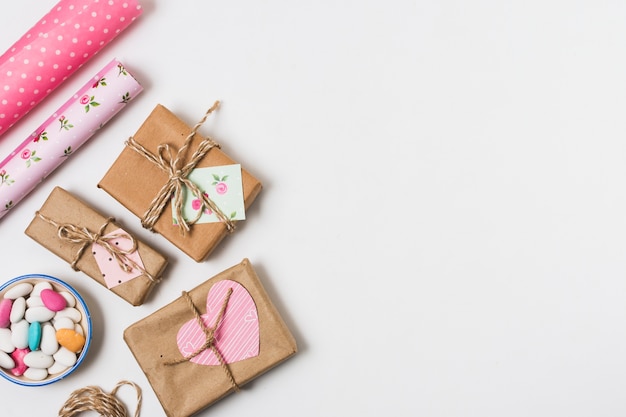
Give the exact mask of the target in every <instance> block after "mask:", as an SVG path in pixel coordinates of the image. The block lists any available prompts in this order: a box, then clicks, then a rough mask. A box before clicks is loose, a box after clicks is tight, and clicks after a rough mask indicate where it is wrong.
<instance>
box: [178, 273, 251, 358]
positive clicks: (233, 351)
mask: <svg viewBox="0 0 626 417" xmlns="http://www.w3.org/2000/svg"><path fill="white" fill-rule="evenodd" d="M229 289H232V294H231V295H230V298H229V299H228V304H227V305H226V310H225V311H224V315H223V317H222V319H221V320H220V321H219V323H217V328H216V330H215V333H214V337H215V342H214V343H215V347H216V348H217V350H218V352H219V353H220V354H221V355H222V357H223V359H224V362H225V363H233V362H238V361H242V360H244V359H248V358H253V357H255V356H258V355H259V317H258V314H257V308H256V305H255V304H254V300H253V299H252V297H251V296H250V294H249V293H248V291H247V290H246V289H245V288H244V287H243V286H242V285H241V284H239V283H237V282H235V281H231V280H223V281H218V282H217V283H215V284H214V285H213V286H212V287H211V289H210V290H209V294H208V295H207V300H206V314H203V315H202V320H203V322H204V324H205V326H207V327H213V326H215V320H216V318H217V317H218V315H219V313H220V310H221V307H222V304H223V302H224V299H225V298H226V295H227V291H228V290H229ZM205 340H206V336H205V334H204V332H203V331H202V329H201V328H200V324H199V323H198V322H197V321H196V319H195V318H194V319H191V320H189V321H188V322H187V323H185V324H183V326H182V327H181V328H180V330H179V331H178V335H177V336H176V342H177V344H178V349H179V351H180V353H181V354H182V355H183V357H186V358H187V357H190V356H191V355H192V354H193V353H194V352H195V351H196V350H197V349H199V348H201V347H202V345H203V343H204V342H205ZM190 362H192V363H196V364H198V365H221V364H220V361H219V359H218V358H217V357H216V356H215V353H213V351H212V350H211V349H206V350H204V351H202V352H201V353H200V354H198V355H197V356H195V357H193V358H191V359H190Z"/></svg>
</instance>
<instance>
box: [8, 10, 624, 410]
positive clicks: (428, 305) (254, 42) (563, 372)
mask: <svg viewBox="0 0 626 417" xmlns="http://www.w3.org/2000/svg"><path fill="white" fill-rule="evenodd" d="M54 4H56V1H55V0H39V1H36V2H35V1H31V2H24V1H8V0H2V2H1V7H2V10H1V13H0V50H1V51H4V50H6V49H7V48H8V47H9V46H10V45H11V44H12V43H13V42H14V41H16V40H17V39H18V38H19V37H20V36H21V35H22V34H23V33H25V32H26V30H27V29H28V28H30V27H31V26H32V25H33V24H34V23H35V22H36V21H37V20H38V19H39V18H40V17H41V16H43V15H44V14H45V13H46V12H47V11H48V10H49V9H50V8H52V6H53V5H54ZM142 4H143V5H144V8H145V12H144V14H143V15H142V16H141V18H140V19H139V20H138V21H137V22H135V23H134V24H133V25H131V27H129V28H128V29H127V30H126V31H125V32H123V33H122V35H121V36H120V37H118V38H117V39H116V40H115V41H114V42H112V43H111V44H109V45H108V46H107V47H106V48H105V49H103V50H102V51H101V52H100V54H99V55H97V56H96V57H95V58H94V59H93V60H91V61H89V62H88V63H87V64H86V65H85V66H84V67H83V68H82V69H81V70H79V71H78V72H77V73H75V74H74V76H73V77H71V78H70V79H69V80H68V81H67V82H66V83H64V84H63V85H62V86H61V87H60V88H59V89H57V90H56V91H55V92H54V93H53V94H52V95H50V96H49V97H48V98H47V99H46V100H45V101H43V102H42V103H41V104H40V105H38V106H37V107H36V108H35V109H34V110H33V111H32V112H31V113H30V114H29V115H28V116H27V117H25V118H24V119H22V121H21V122H20V123H19V124H18V125H16V126H14V127H13V128H12V129H11V130H10V131H9V133H8V134H5V135H3V136H2V137H0V155H1V156H4V155H6V154H8V153H9V152H10V151H11V150H12V149H13V148H14V147H15V146H17V144H18V143H20V142H21V141H22V140H23V139H24V138H25V137H27V135H29V134H30V133H31V131H32V130H34V129H35V128H36V127H37V126H39V124H40V123H41V122H42V121H43V120H44V119H45V118H47V117H48V116H49V115H50V114H51V113H52V112H53V111H54V110H56V108H57V107H58V106H60V105H61V104H62V103H63V102H64V101H65V100H66V99H67V98H68V97H69V96H70V95H71V94H73V93H74V91H76V90H77V89H78V88H79V87H80V86H82V85H83V84H84V83H85V82H86V80H87V79H88V78H89V77H91V76H93V74H95V73H96V72H97V71H98V70H99V69H100V68H101V67H103V66H104V65H105V64H106V63H108V62H109V61H110V59H112V58H113V57H118V58H120V59H121V60H122V61H123V62H124V63H125V64H126V66H127V67H128V68H129V70H131V72H133V73H134V74H135V76H136V77H137V78H138V79H139V80H140V81H141V82H142V83H143V85H144V87H145V91H144V92H143V93H142V94H141V95H140V96H139V97H138V98H137V100H136V101H134V102H133V103H132V104H131V105H129V106H128V107H127V108H126V109H125V110H124V111H123V112H121V113H120V114H119V115H118V116H116V118H114V119H113V120H112V121H111V122H110V123H109V124H108V125H107V126H106V127H105V128H104V129H102V130H101V131H99V132H98V133H97V134H96V135H95V136H94V137H93V138H92V139H91V140H90V141H89V142H88V144H86V145H85V146H84V147H83V148H81V149H80V150H79V151H78V152H77V153H76V155H74V156H73V157H72V158H71V160H70V161H69V162H67V163H66V164H64V165H62V166H61V167H60V168H59V169H58V170H57V171H55V173H54V174H53V175H51V176H50V177H49V178H48V179H47V180H46V181H45V182H44V183H42V184H41V185H40V186H39V187H38V188H37V189H36V190H35V191H34V192H33V193H31V194H30V195H29V196H28V198H26V199H25V200H23V201H22V202H21V203H20V204H19V205H18V206H17V207H16V208H15V209H14V210H13V211H12V212H10V213H9V214H8V215H7V216H6V217H5V218H4V219H2V220H0V237H1V243H2V245H1V247H0V260H1V261H2V266H1V274H2V281H6V280H8V279H10V278H12V277H14V276H17V275H22V274H26V273H33V272H40V273H46V274H50V275H54V276H57V277H59V278H62V279H64V280H66V281H68V282H69V283H71V284H73V285H74V286H75V287H76V288H77V289H79V290H80V291H81V292H82V294H83V295H84V296H85V298H86V300H87V302H88V304H89V306H90V307H91V309H92V314H93V319H94V326H95V334H94V340H93V345H92V349H91V350H90V352H89V355H88V358H87V360H86V362H85V363H84V365H83V366H82V367H81V368H80V369H79V371H77V372H76V373H75V374H73V375H72V376H71V377H69V378H68V379H66V380H64V381H61V382H58V383H56V384H54V385H51V386H48V387H42V388H23V387H18V386H13V385H11V384H10V383H8V382H7V381H4V380H2V381H0V397H1V398H2V402H1V404H0V407H1V409H2V410H3V411H2V414H3V415H6V416H17V415H28V416H44V415H56V412H57V410H58V408H59V407H60V406H61V405H62V403H63V402H64V401H65V399H66V398H67V397H68V396H69V394H70V392H71V391H72V390H74V389H76V388H79V387H83V386H85V385H100V386H101V387H103V388H104V389H106V390H110V389H111V388H113V386H114V385H115V383H116V382H117V381H118V380H121V379H129V380H132V381H135V382H137V383H138V384H140V385H141V386H142V388H143V391H144V404H143V410H142V415H143V416H151V417H152V416H154V417H160V416H164V415H165V414H164V412H163V410H162V408H161V407H160V405H159V403H158V401H157V399H156V397H155V395H154V393H153V391H152V389H151V388H150V386H149V384H148V382H147V380H146V378H145V377H144V375H143V374H142V372H141V370H140V368H139V366H138V365H137V363H136V362H135V361H134V359H133V357H132V355H131V353H130V351H129V350H128V348H127V346H126V345H125V343H124V342H123V341H122V331H123V330H124V329H125V328H126V327H127V326H129V325H130V324H132V323H134V322H135V321H137V320H139V319H141V318H143V317H145V316H146V315H148V314H150V313H152V312H153V311H155V310H156V309H158V308H159V307H161V306H163V305H165V304H167V303H169V302H170V301H171V300H173V299H174V298H176V297H178V295H179V294H180V291H181V290H183V289H191V288H193V287H195V286H196V285H197V284H199V283H201V282H203V281H205V280H206V279H208V278H210V277H212V276H213V275H215V274H216V273H218V272H220V271H222V270H223V269H226V268H228V267H230V266H232V265H234V264H236V263H238V262H240V261H241V260H242V258H244V257H248V258H249V259H250V260H251V261H252V263H253V265H254V266H255V268H256V269H257V272H258V274H259V275H260V278H261V279H262V281H263V283H264V285H265V286H266V288H267V290H268V292H269V293H270V295H271V297H272V298H273V300H274V302H275V304H276V306H277V308H278V310H279V311H280V312H281V314H282V315H283V317H284V319H285V321H286V322H287V324H288V326H289V328H290V329H291V330H292V332H293V334H294V335H295V337H296V339H297V342H298V345H299V349H300V352H299V353H298V354H297V355H296V356H295V357H293V358H292V359H290V360H289V361H287V362H285V363H284V364H282V365H280V366H279V367H277V368H275V369H274V370H272V371H271V372H269V373H267V374H265V375H263V376H261V377H260V378H258V379H256V380H255V381H254V382H253V383H251V384H250V385H248V386H246V387H245V389H244V390H243V392H242V393H241V394H237V395H230V396H229V397H227V398H226V399H224V400H222V401H220V402H218V403H217V404H215V405H213V406H212V407H211V408H210V409H208V410H206V411H204V412H202V413H201V414H200V415H202V416H205V415H206V416H209V415H210V416H227V415H228V416H233V415H255V416H258V417H260V416H293V415H303V416H344V415H359V416H362V417H365V416H391V415H397V416H429V417H430V416H432V417H440V416H441V417H444V416H445V417H449V416H463V417H466V416H480V417H492V416H493V417H496V416H498V417H500V416H503V415H506V416H509V417H513V416H531V415H532V416H555V415H567V416H569V417H575V416H591V415H593V416H594V417H598V416H618V415H625V414H626V402H625V401H624V395H625V394H624V392H626V331H625V328H626V326H625V324H626V303H625V302H624V301H625V298H626V279H625V275H626V258H625V253H626V239H625V236H626V216H625V213H626V164H625V159H626V140H625V137H624V136H625V133H626V126H625V122H624V121H625V120H626V118H625V117H624V114H625V110H626V99H625V97H626V94H625V93H626V91H625V90H626V58H625V57H626V54H625V46H626V25H624V21H625V17H626V3H624V2H623V1H618V0H615V1H608V0H605V1H593V2H591V1H571V0H568V1H565V0H540V1H539V0H530V1H529V0H524V1H522V0H512V1H496V0H478V1H471V2H470V1H462V0H457V1H450V0H439V1H435V0H430V1H428V0H412V1H404V0H398V1H392V2H383V1H376V0H361V1H327V0H321V1H315V2H293V1H286V0H268V1H262V2H259V1H239V2H232V1H221V2H220V1H214V0H211V1H207V0H196V1H192V0H177V1H168V0H143V2H142ZM216 99H219V100H221V101H222V103H223V104H222V106H221V108H220V110H219V112H218V113H217V114H216V115H215V117H212V118H211V119H210V121H209V122H208V123H207V124H206V125H205V126H204V127H203V128H202V129H201V132H202V133H204V134H208V135H212V136H213V137H214V138H215V139H216V140H217V141H218V142H220V143H221V144H222V148H223V150H224V151H225V152H226V153H228V154H230V155H231V156H232V157H234V159H236V160H237V161H239V162H240V163H241V164H242V165H243V166H244V167H245V168H247V169H248V170H249V171H250V172H252V173H253V174H254V175H256V176H257V177H258V178H260V179H261V181H262V182H263V184H264V189H263V191H262V193H261V194H260V196H259V198H258V200H257V201H256V202H255V203H254V205H253V207H252V208H251V210H250V211H249V212H248V220H247V221H245V223H240V227H239V228H238V230H237V232H236V233H235V234H234V235H232V236H230V237H228V238H227V240H225V241H224V242H222V244H221V245H220V247H219V248H218V249H217V250H216V251H215V252H214V253H213V254H212V256H211V257H210V258H209V259H208V260H207V261H205V262H202V263H196V262H194V261H193V260H191V259H190V258H188V257H187V256H186V255H184V254H183V253H182V252H180V251H178V250H177V249H176V248H175V247H173V246H172V245H171V244H169V242H167V241H166V240H165V239H163V238H162V237H161V236H158V235H153V234H151V233H149V232H147V231H145V230H143V229H141V228H140V226H139V221H138V220H137V219H136V218H135V217H134V216H133V215H132V214H130V213H129V212H128V211H126V210H125V209H124V208H123V207H122V206H121V205H119V204H118V203H117V202H116V201H115V200H113V199H112V198H111V197H110V196H109V195H108V194H106V193H105V192H104V191H102V190H100V189H97V188H96V184H97V182H98V181H99V180H100V179H101V178H102V176H103V175H104V173H105V172H106V171H107V169H108V167H109V166H110V165H111V163H112V162H113V161H114V160H115V158H116V157H117V155H118V154H119V153H120V151H121V150H122V147H123V141H124V140H125V139H126V138H127V137H128V136H130V135H132V134H133V133H134V132H135V131H136V129H137V128H138V127H139V126H140V124H141V123H142V121H143V120H144V119H145V117H146V116H147V115H148V114H149V113H150V111H151V110H152V109H153V107H154V106H155V105H156V104H157V103H161V104H164V105H165V106H167V107H168V108H170V109H171V110H172V111H173V112H175V113H176V114H177V115H178V116H179V117H181V118H182V119H183V120H185V121H186V122H187V123H188V124H193V123H195V122H196V121H197V120H198V119H199V118H200V117H201V116H202V114H203V113H204V111H205V110H206V109H207V108H208V107H209V106H210V105H211V104H212V103H213V101H214V100H216ZM55 185H60V186H62V187H64V188H66V189H67V190H68V191H70V192H72V193H74V194H76V195H77V196H79V197H80V198H82V199H84V200H86V201H87V202H89V203H91V204H92V205H93V206H94V208H96V209H98V210H99V211H101V212H102V213H103V214H108V215H113V216H115V217H116V218H117V219H118V220H119V221H121V222H122V223H123V224H125V225H127V226H128V228H129V229H131V230H132V231H133V232H135V234H136V235H137V236H138V237H139V238H141V239H143V240H145V241H147V242H149V243H150V244H151V245H153V246H154V247H156V248H157V249H159V250H161V251H162V252H163V253H164V254H166V255H167V256H168V257H169V258H170V260H171V264H170V266H169V268H168V270H167V272H166V275H165V279H164V281H163V282H162V283H161V284H160V285H159V287H158V288H157V289H156V290H155V292H154V293H153V294H152V295H151V297H150V298H149V300H148V302H147V303H146V304H144V305H143V306H141V307H131V306H130V305H129V304H127V303H126V302H125V301H123V300H121V299H119V298H118V297H116V296H114V295H113V294H111V293H109V292H108V291H107V290H106V289H104V288H103V287H100V286H99V285H98V284H96V283H95V282H94V281H92V280H91V279H90V278H88V277H86V276H85V275H84V274H82V273H78V272H74V271H72V270H71V269H70V267H69V266H68V265H67V264H66V263H64V262H63V261H61V260H60V259H58V258H57V257H56V256H55V255H53V254H52V253H50V252H48V251H46V250H45V249H43V248H42V247H41V246H39V245H38V244H37V243H35V242H34V241H32V240H31V239H30V238H28V237H26V236H25V235H24V233H23V232H24V229H25V228H26V226H27V225H28V223H29V222H30V220H31V219H32V216H33V213H34V211H35V210H37V209H38V208H39V207H40V206H41V204H42V203H43V201H44V200H45V198H46V197H47V196H48V194H49V193H50V191H51V190H52V188H53V187H54V186H55ZM122 396H123V397H124V399H125V401H127V403H128V406H129V409H130V410H129V411H130V412H131V413H132V412H133V411H132V407H133V405H132V398H133V395H132V392H131V391H130V390H124V391H123V393H122Z"/></svg>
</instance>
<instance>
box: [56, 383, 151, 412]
mask: <svg viewBox="0 0 626 417" xmlns="http://www.w3.org/2000/svg"><path fill="white" fill-rule="evenodd" d="M124 385H130V386H132V387H134V388H135V390H136V391H137V406H136V407H135V414H134V417H139V412H140V410H141V388H140V387H139V385H137V384H135V383H134V382H131V381H120V382H118V383H117V385H116V386H115V387H114V388H113V390H112V391H111V392H110V393H108V394H107V393H106V392H104V391H103V390H102V388H100V387H97V386H93V385H91V386H88V387H84V388H79V389H77V390H75V391H73V392H72V393H71V394H70V397H69V398H68V399H67V401H65V404H63V406H62V407H61V409H60V410H59V417H73V416H76V415H78V414H80V413H82V412H85V411H96V412H98V413H99V414H100V415H101V416H102V417H128V413H127V411H126V407H124V404H123V403H122V402H121V401H120V400H119V399H118V398H117V397H116V396H115V395H116V394H117V391H118V390H119V389H120V388H121V387H122V386H124Z"/></svg>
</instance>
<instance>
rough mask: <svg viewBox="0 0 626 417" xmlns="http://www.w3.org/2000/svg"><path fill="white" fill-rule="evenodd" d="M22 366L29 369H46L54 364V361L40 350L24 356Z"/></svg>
mask: <svg viewBox="0 0 626 417" xmlns="http://www.w3.org/2000/svg"><path fill="white" fill-rule="evenodd" d="M24 364H25V365H26V366H28V367H29V368H39V369H46V368H49V367H51V366H52V364H54V359H52V356H50V355H46V354H45V353H43V352H42V351H40V350H35V351H32V352H28V353H27V354H26V356H24Z"/></svg>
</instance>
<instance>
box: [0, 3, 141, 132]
mask: <svg viewBox="0 0 626 417" xmlns="http://www.w3.org/2000/svg"><path fill="white" fill-rule="evenodd" d="M141 12H142V9H141V6H140V5H139V3H138V2H137V0H61V1H59V2H58V3H57V4H56V5H55V6H54V7H53V8H52V10H50V12H49V13H47V14H46V15H45V16H43V17H42V18H41V19H40V20H39V21H38V22H37V23H36V24H35V25H34V26H33V27H32V28H31V29H30V30H29V31H28V32H26V33H25V34H24V35H23V36H22V37H21V38H20V39H19V40H18V41H17V42H15V43H14V44H13V45H12V46H11V47H10V48H9V49H8V50H7V51H6V52H5V53H4V54H2V55H1V56H0V136H2V134H4V133H5V132H6V131H7V130H8V129H9V128H10V127H11V126H12V125H13V124H15V123H16V122H17V121H18V120H19V119H21V118H22V117H23V116H24V115H25V114H26V113H28V112H29V111H30V110H31V109H32V108H33V107H34V106H35V105H36V104H37V103H39V102H40V101H41V100H43V99H44V98H45V97H46V96H47V95H48V94H49V93H50V92H51V91H52V90H54V89H55V88H56V87H58V86H59V84H61V83H62V82H63V81H64V80H66V79H67V78H68V77H69V76H70V75H71V74H73V73H74V71H76V70H77V69H78V68H80V67H81V66H82V65H83V64H84V63H85V62H87V61H88V60H89V59H91V57H92V56H94V55H95V54H96V53H98V51H100V50H101V49H102V48H103V47H104V46H105V45H106V44H107V43H109V42H110V41H111V40H112V39H113V38H115V37H116V36H117V35H118V34H119V33H120V32H121V31H122V30H124V29H125V28H126V27H128V25H130V23H132V22H133V21H134V20H135V19H136V18H137V17H138V16H139V15H140V14H141Z"/></svg>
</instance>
